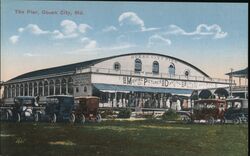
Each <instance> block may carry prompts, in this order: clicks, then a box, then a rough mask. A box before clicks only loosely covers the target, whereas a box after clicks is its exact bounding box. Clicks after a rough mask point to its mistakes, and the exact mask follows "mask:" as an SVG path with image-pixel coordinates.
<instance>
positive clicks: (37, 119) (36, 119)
mask: <svg viewBox="0 0 250 156" xmlns="http://www.w3.org/2000/svg"><path fill="white" fill-rule="evenodd" d="M34 121H35V122H38V121H39V114H38V113H35V115H34Z"/></svg>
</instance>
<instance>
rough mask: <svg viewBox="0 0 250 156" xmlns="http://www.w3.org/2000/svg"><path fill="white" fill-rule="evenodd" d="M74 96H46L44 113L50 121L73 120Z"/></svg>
mask: <svg viewBox="0 0 250 156" xmlns="http://www.w3.org/2000/svg"><path fill="white" fill-rule="evenodd" d="M73 109H74V97H73V96H70V95H54V96H47V104H46V108H45V115H46V117H47V119H49V121H50V122H52V123H55V122H57V121H69V122H71V123H74V122H75V115H74V113H73Z"/></svg>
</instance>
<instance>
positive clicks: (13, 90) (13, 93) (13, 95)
mask: <svg viewBox="0 0 250 156" xmlns="http://www.w3.org/2000/svg"><path fill="white" fill-rule="evenodd" d="M15 89H16V88H15V85H12V91H11V93H12V97H15V93H16V91H15Z"/></svg>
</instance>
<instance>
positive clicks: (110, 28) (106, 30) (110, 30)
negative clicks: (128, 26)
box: [102, 25, 118, 32]
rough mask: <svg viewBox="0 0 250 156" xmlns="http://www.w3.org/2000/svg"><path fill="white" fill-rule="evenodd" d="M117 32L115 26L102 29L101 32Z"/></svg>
mask: <svg viewBox="0 0 250 156" xmlns="http://www.w3.org/2000/svg"><path fill="white" fill-rule="evenodd" d="M117 30H118V29H117V28H116V27H115V26H113V25H111V26H109V27H106V28H104V29H102V31H103V32H112V31H117Z"/></svg>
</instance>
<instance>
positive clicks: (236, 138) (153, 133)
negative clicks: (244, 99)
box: [0, 120, 248, 156]
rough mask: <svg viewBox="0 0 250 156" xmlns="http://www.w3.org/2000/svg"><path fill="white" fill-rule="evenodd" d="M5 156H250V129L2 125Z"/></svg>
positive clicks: (117, 124) (132, 124)
mask: <svg viewBox="0 0 250 156" xmlns="http://www.w3.org/2000/svg"><path fill="white" fill-rule="evenodd" d="M0 139H1V155H2V156H11V155H15V156H21V155H25V156H28V155H31V156H36V155H41V156H50V155H51V156H52V155H53V156H54V155H58V156H78V155H79V156H93V155H100V156H196V155H198V156H247V155H248V125H246V124H245V125H203V124H170V123H165V122H163V121H151V120H150V121H147V120H146V121H104V122H102V123H99V124H97V123H86V124H85V125H80V124H75V125H71V124H68V123H56V124H49V123H31V122H30V123H7V122H1V136H0Z"/></svg>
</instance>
